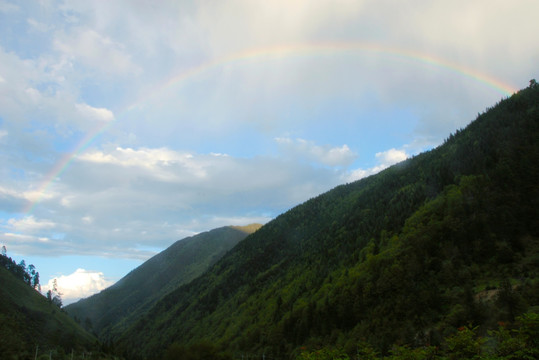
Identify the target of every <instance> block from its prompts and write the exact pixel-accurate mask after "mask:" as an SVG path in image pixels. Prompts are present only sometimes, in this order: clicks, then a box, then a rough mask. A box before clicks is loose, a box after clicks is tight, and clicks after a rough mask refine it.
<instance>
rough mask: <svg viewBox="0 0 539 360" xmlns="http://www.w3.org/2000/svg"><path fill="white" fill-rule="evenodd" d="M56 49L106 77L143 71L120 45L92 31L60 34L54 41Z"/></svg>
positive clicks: (79, 30)
mask: <svg viewBox="0 0 539 360" xmlns="http://www.w3.org/2000/svg"><path fill="white" fill-rule="evenodd" d="M54 48H55V49H56V50H58V51H60V52H62V53H63V54H65V55H67V56H69V57H70V58H72V59H73V60H74V61H78V62H80V63H82V64H83V65H85V66H87V67H90V68H94V69H97V70H98V71H99V72H100V73H101V74H104V75H127V74H136V73H139V72H140V70H141V69H140V68H139V67H138V66H137V65H135V64H134V63H133V62H132V60H131V56H130V55H129V54H128V53H126V52H125V50H124V47H123V46H122V45H121V44H120V43H118V42H116V41H114V40H112V39H111V38H109V37H107V36H102V35H100V34H99V33H97V32H96V31H95V30H92V29H78V30H76V31H74V32H73V33H70V34H69V35H68V34H59V35H58V37H57V38H56V39H55V40H54Z"/></svg>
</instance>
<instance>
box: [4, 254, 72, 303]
mask: <svg viewBox="0 0 539 360" xmlns="http://www.w3.org/2000/svg"><path fill="white" fill-rule="evenodd" d="M0 266H1V267H3V268H5V269H6V270H8V271H9V272H10V273H11V274H13V275H14V276H15V277H16V278H17V279H19V280H21V281H23V282H24V283H25V284H27V285H28V286H31V287H32V288H34V289H35V290H37V291H39V292H41V284H40V283H39V272H38V271H37V270H36V267H35V266H34V265H33V264H30V265H28V266H26V261H25V260H24V259H23V260H21V261H20V262H19V263H18V264H17V262H16V261H15V260H13V259H12V258H11V257H8V256H7V249H6V246H5V245H3V246H2V255H1V256H0ZM61 295H62V294H61V293H60V292H59V291H58V285H57V282H56V279H54V281H53V287H52V289H50V290H49V291H47V294H46V297H47V299H48V300H49V302H51V303H53V304H54V305H56V306H58V307H62V297H61Z"/></svg>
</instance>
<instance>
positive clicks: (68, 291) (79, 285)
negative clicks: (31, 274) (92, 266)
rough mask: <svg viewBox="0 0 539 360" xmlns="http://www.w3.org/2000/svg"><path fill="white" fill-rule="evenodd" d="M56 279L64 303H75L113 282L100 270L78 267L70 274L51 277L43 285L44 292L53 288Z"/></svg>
mask: <svg viewBox="0 0 539 360" xmlns="http://www.w3.org/2000/svg"><path fill="white" fill-rule="evenodd" d="M54 280H56V282H57V290H58V292H59V293H60V294H61V295H60V296H61V298H62V302H63V304H64V305H68V304H70V303H73V302H75V301H77V300H79V299H81V298H85V297H88V296H91V295H93V294H95V293H98V292H100V291H101V290H103V289H105V288H107V287H109V286H110V285H112V284H113V282H112V281H110V280H108V279H106V278H105V275H104V274H103V273H102V272H99V271H90V270H85V269H80V268H79V269H77V270H76V271H75V272H74V273H72V274H69V275H61V276H58V277H56V278H54V279H50V280H49V281H48V283H47V284H46V285H43V286H42V287H41V291H42V292H43V293H47V291H49V290H52V289H53V283H54Z"/></svg>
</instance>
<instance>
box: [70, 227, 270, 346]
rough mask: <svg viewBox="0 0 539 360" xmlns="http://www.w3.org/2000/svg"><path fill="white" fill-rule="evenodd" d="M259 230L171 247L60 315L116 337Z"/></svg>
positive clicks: (226, 232) (212, 234) (219, 232)
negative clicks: (171, 293)
mask: <svg viewBox="0 0 539 360" xmlns="http://www.w3.org/2000/svg"><path fill="white" fill-rule="evenodd" d="M260 226H261V225H258V224H252V225H249V226H245V227H241V226H235V227H233V226H227V227H221V228H218V229H214V230H211V231H207V232H203V233H200V234H197V235H194V236H191V237H188V238H185V239H182V240H179V241H176V242H175V243H174V244H172V245H171V246H170V247H168V248H167V249H165V250H164V251H162V252H160V253H159V254H157V255H155V256H153V257H152V258H150V259H149V260H147V261H146V262H144V263H143V264H142V265H140V266H139V267H137V268H136V269H134V270H132V271H131V272H130V273H129V274H127V275H126V276H125V277H123V278H122V279H120V280H119V281H118V282H117V283H116V284H114V285H112V286H111V287H109V288H107V289H105V290H103V291H101V292H100V293H98V294H95V295H93V296H91V297H89V298H86V299H82V300H80V301H78V302H76V303H74V304H71V305H68V306H66V307H65V309H66V311H67V312H68V313H69V314H70V315H71V316H72V317H74V318H76V319H78V320H79V321H80V322H81V323H83V324H85V325H86V326H87V327H88V329H89V330H92V331H94V332H96V333H97V334H98V335H99V337H100V338H101V339H103V340H107V339H108V338H110V337H111V336H114V335H115V334H116V335H117V334H118V333H121V332H122V331H123V330H124V329H125V328H127V327H128V326H129V325H130V324H131V323H133V322H134V321H136V320H137V319H138V317H140V316H141V314H143V313H144V312H145V311H147V310H148V309H149V308H150V307H151V306H152V305H153V304H154V303H155V302H156V301H157V300H159V299H160V298H162V297H163V296H164V295H166V294H167V293H168V292H170V291H172V290H173V289H176V288H177V287H178V286H180V285H182V284H184V283H187V282H189V281H191V280H192V279H194V278H196V277H197V276H199V275H201V274H202V273H203V272H204V271H205V270H206V269H207V268H209V267H210V266H211V265H212V264H214V263H215V262H216V261H217V260H218V259H219V258H220V257H222V256H223V255H224V254H225V253H226V252H227V251H228V250H230V249H231V248H232V247H233V246H234V245H236V244H237V243H238V242H239V241H240V240H242V239H244V238H245V237H246V236H247V235H249V234H250V233H252V232H254V231H256V230H257V229H258V228H260Z"/></svg>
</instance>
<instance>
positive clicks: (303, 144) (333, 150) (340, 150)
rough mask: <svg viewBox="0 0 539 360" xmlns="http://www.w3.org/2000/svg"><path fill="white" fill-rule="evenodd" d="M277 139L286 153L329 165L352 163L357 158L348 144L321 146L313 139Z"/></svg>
mask: <svg viewBox="0 0 539 360" xmlns="http://www.w3.org/2000/svg"><path fill="white" fill-rule="evenodd" d="M275 141H276V142H277V143H278V144H279V145H280V146H281V148H282V149H283V150H284V152H285V154H286V155H291V156H294V157H299V158H305V159H307V160H309V161H314V162H317V163H320V164H324V165H327V166H346V165H350V164H351V163H352V162H353V161H354V160H355V159H356V158H357V154H355V153H354V152H353V151H352V150H350V148H349V147H348V145H346V144H344V145H343V146H341V147H330V146H329V145H326V146H320V145H316V144H315V143H314V142H312V141H307V140H304V139H290V138H288V137H278V138H275Z"/></svg>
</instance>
